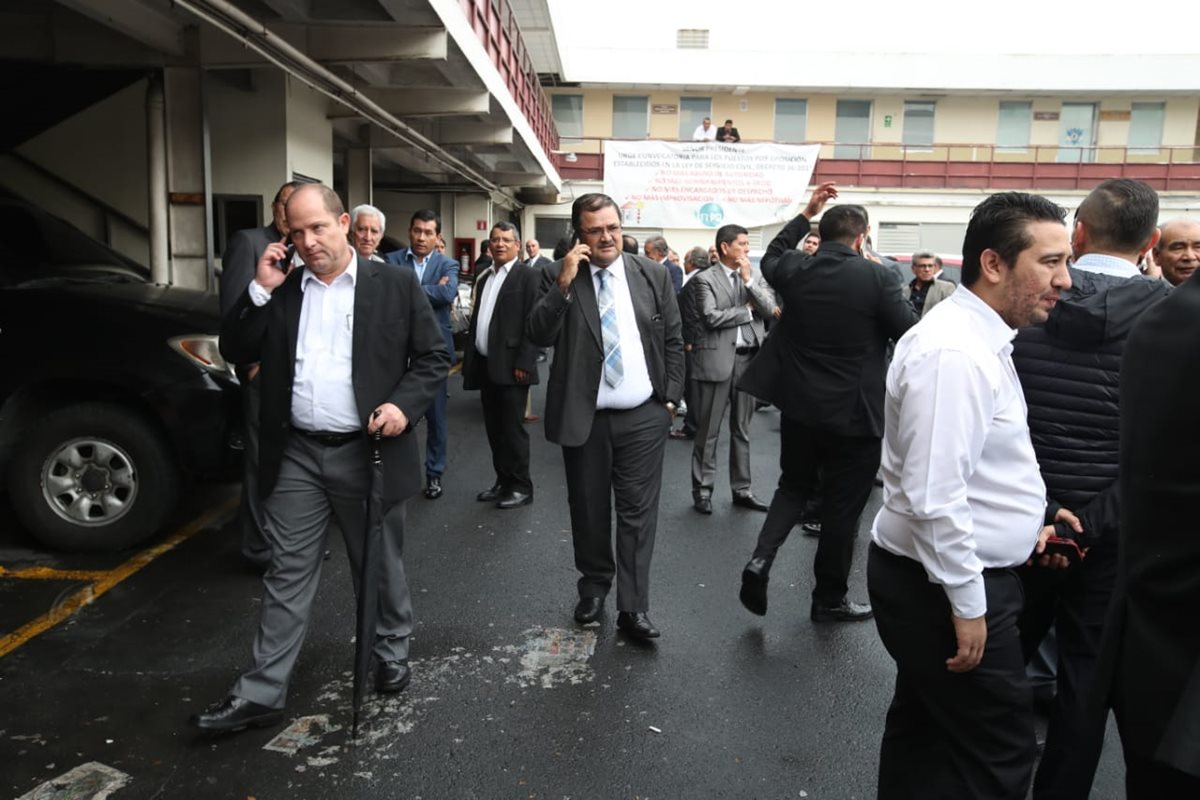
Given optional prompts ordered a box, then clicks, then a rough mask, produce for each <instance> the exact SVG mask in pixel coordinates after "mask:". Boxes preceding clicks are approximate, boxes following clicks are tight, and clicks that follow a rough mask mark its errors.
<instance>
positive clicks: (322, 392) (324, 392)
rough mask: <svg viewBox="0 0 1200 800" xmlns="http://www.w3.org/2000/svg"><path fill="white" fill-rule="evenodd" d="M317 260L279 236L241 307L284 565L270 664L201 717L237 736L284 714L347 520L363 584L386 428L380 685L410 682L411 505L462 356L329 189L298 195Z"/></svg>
mask: <svg viewBox="0 0 1200 800" xmlns="http://www.w3.org/2000/svg"><path fill="white" fill-rule="evenodd" d="M287 220H288V225H289V228H290V233H289V236H290V237H291V241H292V244H293V245H295V247H296V252H297V254H299V255H300V256H301V257H302V258H303V259H304V267H303V268H299V267H297V266H296V265H295V264H288V263H284V262H285V258H286V248H285V247H284V245H283V244H282V243H280V242H273V243H271V244H269V245H268V246H267V247H266V249H265V250H264V251H263V255H262V257H261V258H260V259H259V262H258V266H257V269H256V273H255V278H254V280H253V281H251V282H250V284H249V285H248V287H247V288H246V290H245V291H244V292H243V293H242V295H241V296H240V297H239V298H238V299H237V301H236V302H235V303H234V305H233V307H232V308H231V309H230V310H229V313H228V314H226V316H225V318H224V320H223V323H222V326H221V353H222V355H224V356H225V358H226V359H228V360H229V361H232V362H234V363H241V364H245V363H260V364H261V367H262V371H261V375H260V378H259V380H260V381H261V391H262V407H261V420H260V421H261V441H260V445H261V454H260V455H261V457H260V459H259V484H258V488H259V492H260V495H261V496H262V500H263V502H262V520H263V533H264V534H265V535H266V537H267V540H268V542H269V543H270V550H271V561H270V564H269V565H268V568H267V572H266V575H265V576H264V578H263V584H264V589H265V591H264V594H263V601H262V612H261V618H260V622H259V630H258V635H257V636H256V638H255V640H254V666H253V668H252V669H251V670H249V671H248V672H246V673H245V674H243V675H242V676H241V678H239V679H238V681H237V683H236V684H235V685H234V687H233V689H232V690H231V691H230V694H229V696H228V697H227V698H226V699H225V700H223V701H221V702H219V703H217V704H215V705H213V706H212V707H211V708H209V709H208V710H207V711H205V712H204V713H202V714H199V715H197V716H195V717H193V718H192V722H193V724H194V725H195V726H196V727H198V728H201V729H202V730H208V731H216V732H232V731H237V730H242V729H244V728H246V727H249V726H256V727H259V726H266V725H273V724H275V723H277V722H279V721H281V720H282V719H283V707H284V704H285V703H286V700H287V691H288V684H289V682H290V679H291V675H292V670H293V668H294V667H295V664H296V658H297V657H298V656H299V654H300V646H301V643H302V642H303V640H304V633H305V629H306V627H307V625H308V619H309V615H310V612H311V610H312V604H313V600H314V599H315V597H316V593H317V583H318V580H319V577H320V573H321V563H322V554H323V552H324V549H325V545H324V542H325V534H326V527H327V524H328V522H329V519H330V516H331V515H332V516H333V517H336V519H337V522H338V527H339V528H340V529H341V531H342V536H343V538H344V539H345V542H346V550H347V553H348V554H349V556H350V561H351V564H352V566H353V574H354V575H355V576H356V577H357V576H358V575H359V574H360V572H361V559H362V554H363V539H364V535H365V533H366V525H367V518H366V507H367V502H366V501H367V494H368V491H369V490H370V487H371V469H372V468H371V463H370V462H371V447H370V444H369V438H370V437H372V436H374V435H376V434H378V435H380V436H382V439H381V443H380V449H381V451H382V458H383V487H382V492H383V504H384V514H385V519H384V531H383V537H382V547H381V551H380V563H379V569H380V572H381V573H382V574H381V577H380V596H379V623H378V626H377V627H376V635H375V642H374V648H373V649H374V654H375V659H376V664H377V671H376V684H375V685H376V689H377V690H378V691H380V692H385V693H390V692H399V691H401V690H403V689H404V688H405V686H407V685H408V681H409V667H408V639H409V635H410V634H411V633H412V605H411V601H410V596H409V590H408V583H407V580H406V578H405V574H404V566H403V563H402V561H401V559H400V555H401V549H402V544H403V536H404V519H405V511H406V508H407V499H408V498H409V497H410V496H411V495H413V494H414V493H416V492H417V491H419V489H420V467H419V464H420V460H419V454H418V451H417V440H416V438H415V437H413V436H411V435H406V434H407V433H408V432H409V431H411V427H412V422H413V421H415V420H416V419H418V418H419V417H420V416H421V415H422V414H423V413H425V409H426V408H428V407H429V404H430V402H432V400H433V395H434V392H435V391H436V390H437V387H438V386H439V385H440V384H441V383H442V381H443V380H444V379H445V377H446V373H447V371H448V370H449V368H450V356H449V354H448V353H447V352H446V345H445V343H444V342H443V341H442V337H441V335H440V333H439V332H438V329H437V325H436V324H435V323H434V320H433V311H432V310H431V309H430V306H429V303H428V302H426V300H425V297H424V294H423V293H422V292H421V289H420V286H419V285H418V284H417V280H416V276H415V275H413V274H412V273H411V272H407V271H404V270H399V269H396V268H395V267H389V266H388V265H386V264H380V263H379V262H375V261H368V260H366V259H364V258H362V257H361V256H359V255H357V254H356V253H355V252H354V251H353V249H352V248H351V247H350V244H349V241H348V240H347V234H348V232H349V228H350V215H349V214H347V213H345V209H344V207H343V206H342V202H341V200H340V199H339V198H338V196H337V194H336V193H334V192H333V190H332V189H329V188H328V187H326V186H321V185H319V184H307V185H305V186H302V187H300V188H298V189H297V190H296V191H295V192H294V193H293V194H292V196H291V197H290V198H289V200H288V203H287Z"/></svg>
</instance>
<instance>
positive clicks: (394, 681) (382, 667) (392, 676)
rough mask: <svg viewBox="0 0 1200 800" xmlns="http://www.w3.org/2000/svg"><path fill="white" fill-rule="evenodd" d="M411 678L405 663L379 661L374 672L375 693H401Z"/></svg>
mask: <svg viewBox="0 0 1200 800" xmlns="http://www.w3.org/2000/svg"><path fill="white" fill-rule="evenodd" d="M411 678H412V672H411V671H410V670H409V669H408V662H407V661H381V662H379V667H378V669H377V670H376V671H375V691H377V692H379V693H380V694H396V693H397V692H403V691H404V689H405V687H407V686H408V681H409V679H411Z"/></svg>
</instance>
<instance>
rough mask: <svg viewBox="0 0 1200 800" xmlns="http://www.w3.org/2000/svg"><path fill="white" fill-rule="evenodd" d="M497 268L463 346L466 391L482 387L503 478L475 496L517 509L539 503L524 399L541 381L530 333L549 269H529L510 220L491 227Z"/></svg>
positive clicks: (478, 296) (488, 272) (489, 272)
mask: <svg viewBox="0 0 1200 800" xmlns="http://www.w3.org/2000/svg"><path fill="white" fill-rule="evenodd" d="M489 243H490V244H491V251H492V256H493V257H494V259H495V260H494V262H493V264H492V266H490V267H488V268H487V269H485V270H484V271H483V272H481V273H480V274H479V275H477V276H476V278H475V307H474V308H472V309H471V327H470V329H469V330H468V331H467V341H466V343H465V344H464V345H463V370H462V371H463V388H464V389H478V390H479V399H480V401H482V403H483V426H484V429H485V430H486V431H487V438H488V444H489V445H490V446H491V449H492V467H493V469H494V470H495V472H496V480H495V481H494V482H493V484H492V485H491V486H490V487H489V488H487V489H484V490H483V491H482V492H480V493H479V494H478V495H476V497H475V499H476V500H478V501H480V502H481V503H493V504H494V505H495V506H496V507H497V508H502V509H511V508H517V507H519V506H526V505H529V504H530V503H532V502H533V480H532V479H531V478H530V476H529V432H528V431H526V430H525V401H526V400H527V399H528V397H529V387H530V386H533V385H534V384H535V383H537V382H538V372H537V356H538V350H537V347H535V346H534V345H533V344H532V343H531V342H530V341H529V339H528V338H526V336H525V320H526V319H528V318H529V313H530V311H531V310H532V309H533V304H534V302H536V301H537V295H538V287H539V286H540V285H541V281H542V275H543V273H542V271H541V270H533V269H529V268H528V267H525V266H522V265H521V264H520V263H519V262H518V257H519V256H520V254H521V234H520V232H519V231H518V230H517V226H516V225H513V224H512V223H511V222H497V223H496V224H495V225H493V226H492V233H491V239H490V240H489Z"/></svg>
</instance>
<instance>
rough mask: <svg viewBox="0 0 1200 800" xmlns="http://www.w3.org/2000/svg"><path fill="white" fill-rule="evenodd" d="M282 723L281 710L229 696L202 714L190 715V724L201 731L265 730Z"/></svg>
mask: <svg viewBox="0 0 1200 800" xmlns="http://www.w3.org/2000/svg"><path fill="white" fill-rule="evenodd" d="M282 721H283V709H282V708H267V707H266V706H262V705H259V704H258V703H252V702H250V701H249V700H246V699H244V698H241V697H234V696H233V695H230V696H229V697H226V698H225V699H224V700H222V701H221V702H219V703H214V704H213V705H211V706H209V707H208V708H207V709H205V710H204V712H203V713H200V714H194V715H192V720H191V722H192V724H193V725H195V726H196V727H197V728H199V729H200V730H202V731H215V732H217V733H233V732H235V731H241V730H245V729H246V728H252V727H253V728H265V727H268V726H270V725H278V724H279V723H280V722H282Z"/></svg>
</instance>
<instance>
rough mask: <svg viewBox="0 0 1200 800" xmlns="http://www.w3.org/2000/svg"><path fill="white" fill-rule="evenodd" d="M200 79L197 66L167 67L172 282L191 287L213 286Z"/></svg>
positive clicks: (166, 91) (165, 71)
mask: <svg viewBox="0 0 1200 800" xmlns="http://www.w3.org/2000/svg"><path fill="white" fill-rule="evenodd" d="M202 80H203V75H202V74H201V71H200V70H199V69H198V68H196V67H167V68H165V69H164V70H163V87H164V90H165V94H166V112H167V114H166V131H167V189H168V200H169V202H170V225H171V228H170V231H171V282H172V283H174V284H177V285H179V286H186V287H188V288H192V289H209V288H210V285H209V259H208V253H209V248H210V247H211V243H210V242H209V240H208V235H207V231H208V225H207V220H208V214H209V210H208V206H207V205H206V203H205V197H206V196H207V194H208V193H207V192H206V186H205V168H204V167H205V163H204V162H205V153H204V138H205V136H204V125H205V119H204V106H203V101H202V97H201V81H202ZM211 288H215V287H211Z"/></svg>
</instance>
